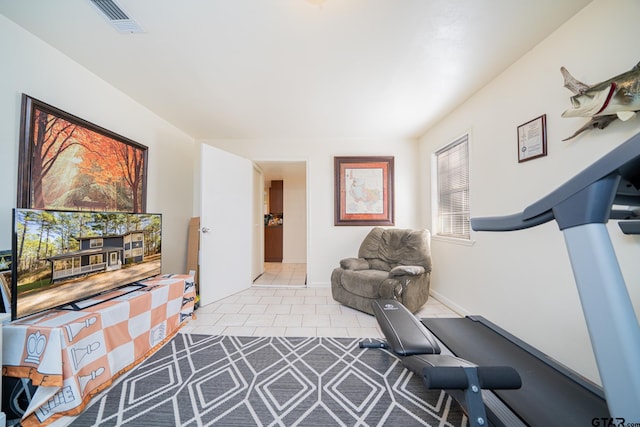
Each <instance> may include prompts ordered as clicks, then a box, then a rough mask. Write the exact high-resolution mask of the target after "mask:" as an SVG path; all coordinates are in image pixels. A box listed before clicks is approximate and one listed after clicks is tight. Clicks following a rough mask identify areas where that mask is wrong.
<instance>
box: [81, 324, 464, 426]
mask: <svg viewBox="0 0 640 427" xmlns="http://www.w3.org/2000/svg"><path fill="white" fill-rule="evenodd" d="M360 341H361V339H352V338H282V337H229V336H211V335H188V334H178V335H176V337H175V338H173V339H172V340H171V341H170V342H169V343H167V345H165V346H164V347H163V348H161V349H160V350H158V352H156V353H155V354H154V355H153V356H151V357H150V358H149V359H147V360H146V361H145V362H143V363H142V364H141V365H139V366H138V367H136V369H134V370H133V371H132V372H131V373H129V374H128V375H126V376H125V377H124V378H122V379H121V380H120V381H119V382H118V383H117V384H116V385H114V386H112V387H111V388H110V389H108V390H107V391H105V392H103V394H101V395H99V396H97V397H96V398H94V400H93V402H92V403H91V406H90V407H89V408H87V409H86V410H85V412H84V413H82V414H81V415H79V416H78V417H77V418H76V419H75V420H74V421H73V422H72V423H71V426H74V427H79V426H93V425H100V426H101V427H102V426H120V425H126V426H145V427H146V426H202V425H207V426H208V425H219V426H287V427H288V426H296V425H299V426H323V427H324V426H334V425H343V426H377V425H391V426H393V425H395V426H410V425H411V426H417V425H430V426H464V425H467V418H466V417H465V416H464V414H463V412H462V410H461V409H460V407H459V405H458V404H457V402H456V401H455V400H453V399H452V398H451V397H449V396H448V395H447V394H445V393H444V392H441V391H427V390H425V389H424V387H423V386H422V382H421V380H420V378H418V377H417V376H414V375H413V374H412V373H411V372H410V371H408V370H406V369H405V368H404V367H403V366H402V365H401V364H400V362H399V359H398V358H397V357H395V356H394V355H392V354H391V353H389V352H387V351H386V350H382V349H360V348H359V347H358V343H359V342H360Z"/></svg>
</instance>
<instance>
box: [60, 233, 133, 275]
mask: <svg viewBox="0 0 640 427" xmlns="http://www.w3.org/2000/svg"><path fill="white" fill-rule="evenodd" d="M75 239H76V240H77V241H78V243H79V246H80V249H79V250H77V251H74V252H66V253H64V254H60V255H55V256H51V257H49V258H47V259H48V260H49V261H51V269H52V270H51V278H52V280H53V281H54V282H55V281H57V280H62V279H68V278H70V277H74V276H81V275H86V274H92V273H97V272H101V271H111V270H118V269H120V268H122V265H123V264H135V263H139V262H143V261H144V233H143V232H141V231H132V232H128V233H125V234H122V235H117V236H104V237H76V238H75Z"/></svg>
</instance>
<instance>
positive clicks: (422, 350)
mask: <svg viewBox="0 0 640 427" xmlns="http://www.w3.org/2000/svg"><path fill="white" fill-rule="evenodd" d="M371 307H372V309H373V312H374V315H375V316H376V320H377V321H378V324H379V325H380V329H381V330H382V333H383V334H384V336H385V338H386V342H361V343H360V347H361V348H384V349H388V350H391V351H392V352H393V353H395V354H396V355H398V356H399V357H400V361H401V362H402V364H403V365H404V366H405V367H406V368H407V369H409V370H411V371H412V372H414V373H415V374H416V375H419V376H420V377H421V378H422V381H423V383H424V386H425V387H426V388H427V389H429V390H447V392H448V393H449V394H450V395H451V396H452V397H453V398H454V399H456V400H457V401H458V402H459V403H460V405H461V406H462V408H463V410H464V411H465V413H466V414H467V417H468V418H469V424H470V425H471V426H486V425H488V423H489V421H491V423H492V424H493V425H501V424H502V422H501V421H499V417H497V416H496V415H495V414H494V413H493V412H492V411H489V412H487V410H485V404H484V401H483V397H482V390H491V389H517V388H520V386H521V385H522V382H521V380H520V375H518V373H517V372H516V370H515V369H513V368H511V367H509V366H477V365H475V364H473V363H471V362H469V361H467V360H464V359H461V358H459V357H456V356H453V355H448V354H442V353H441V349H440V346H439V345H438V341H437V340H436V338H435V337H434V336H433V335H432V334H431V333H430V332H429V330H428V329H427V328H425V327H424V325H423V324H422V323H420V321H419V320H418V319H417V318H416V317H415V316H414V315H413V314H411V312H410V311H409V310H408V309H407V308H405V306H403V305H402V304H401V303H399V302H398V301H395V300H376V301H373V302H372V304H371ZM487 414H488V415H489V416H488V417H487Z"/></svg>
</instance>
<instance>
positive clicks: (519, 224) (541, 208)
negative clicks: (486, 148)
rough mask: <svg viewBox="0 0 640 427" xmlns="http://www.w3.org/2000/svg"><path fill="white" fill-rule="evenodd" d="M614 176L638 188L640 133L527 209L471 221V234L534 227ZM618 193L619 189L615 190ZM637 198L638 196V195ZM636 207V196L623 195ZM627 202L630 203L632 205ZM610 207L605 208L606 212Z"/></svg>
mask: <svg viewBox="0 0 640 427" xmlns="http://www.w3.org/2000/svg"><path fill="white" fill-rule="evenodd" d="M611 175H617V176H620V177H621V178H623V180H624V182H625V183H627V182H628V183H630V184H631V185H632V186H633V187H635V189H636V190H638V189H639V187H640V133H638V134H636V135H634V136H633V137H631V138H629V139H628V140H627V141H626V142H624V143H623V144H621V145H619V146H618V147H616V148H615V149H614V150H612V151H610V152H609V153H607V154H606V155H604V156H603V157H602V158H600V159H599V160H597V161H596V162H594V163H593V164H592V165H591V166H589V167H587V168H586V169H584V170H583V171H582V172H580V173H578V174H577V175H575V176H574V177H573V178H571V179H569V180H568V181H567V182H565V183H564V184H563V185H561V186H560V187H558V188H557V189H555V190H554V191H552V192H551V193H549V194H548V195H547V196H545V197H543V198H542V199H540V200H538V201H537V202H535V203H532V204H531V205H529V206H527V207H526V208H525V209H524V210H523V211H522V212H521V213H517V214H513V215H506V216H495V217H486V218H471V228H472V229H473V230H475V231H511V230H521V229H524V228H530V227H535V226H537V225H540V224H543V223H545V222H548V221H550V220H552V219H554V218H555V214H554V212H553V209H554V208H555V207H556V206H558V205H560V204H561V203H562V202H564V201H565V200H567V199H569V198H571V197H573V196H574V195H576V194H578V193H580V192H581V191H583V190H584V189H586V188H587V187H589V186H591V185H593V184H594V183H596V182H598V181H600V180H602V179H605V178H607V177H610V176H611ZM619 191H621V190H619ZM638 196H640V193H638ZM624 197H625V199H626V200H628V201H630V202H632V203H633V202H635V203H633V204H635V205H640V197H633V196H629V195H628V194H625V195H624ZM632 203H630V204H632ZM610 208H611V206H609V209H610Z"/></svg>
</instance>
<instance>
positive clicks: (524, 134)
mask: <svg viewBox="0 0 640 427" xmlns="http://www.w3.org/2000/svg"><path fill="white" fill-rule="evenodd" d="M546 155H547V115H546V114H543V115H541V116H540V117H537V118H535V119H533V120H531V121H529V122H527V123H525V124H523V125H520V126H518V162H519V163H522V162H525V161H527V160H532V159H536V158H538V157H542V156H546Z"/></svg>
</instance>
